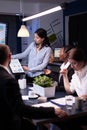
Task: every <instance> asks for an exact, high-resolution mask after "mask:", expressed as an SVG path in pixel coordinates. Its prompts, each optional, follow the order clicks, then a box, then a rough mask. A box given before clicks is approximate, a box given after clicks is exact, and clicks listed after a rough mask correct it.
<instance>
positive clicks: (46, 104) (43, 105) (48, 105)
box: [33, 102, 59, 108]
mask: <svg viewBox="0 0 87 130" xmlns="http://www.w3.org/2000/svg"><path fill="white" fill-rule="evenodd" d="M33 106H35V107H54V108H59V106H57V105H55V104H53V103H51V102H46V103H40V104H35V105H33Z"/></svg>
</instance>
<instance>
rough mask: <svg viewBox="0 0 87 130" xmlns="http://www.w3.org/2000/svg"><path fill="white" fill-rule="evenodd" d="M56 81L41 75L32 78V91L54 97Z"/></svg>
mask: <svg viewBox="0 0 87 130" xmlns="http://www.w3.org/2000/svg"><path fill="white" fill-rule="evenodd" d="M56 85H57V83H56V82H54V81H53V80H52V78H50V77H48V76H46V75H43V76H38V77H35V78H34V81H33V86H34V91H35V93H37V94H38V95H40V96H45V97H54V96H55V88H56Z"/></svg>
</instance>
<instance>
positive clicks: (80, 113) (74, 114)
mask: <svg viewBox="0 0 87 130" xmlns="http://www.w3.org/2000/svg"><path fill="white" fill-rule="evenodd" d="M30 88H31V87H27V88H26V89H24V90H21V92H22V94H23V95H26V94H28V91H29V89H30ZM63 98H64V97H63ZM63 98H59V99H60V100H61V99H63ZM54 100H55V99H53V100H52V101H54ZM24 102H25V103H26V104H29V105H33V104H37V103H38V101H37V99H34V100H26V101H24ZM57 103H58V102H57ZM44 105H45V106H53V107H59V108H62V109H63V110H65V111H66V112H67V113H68V115H69V116H68V117H67V118H66V119H62V120H60V119H59V118H48V119H37V120H36V119H33V120H31V121H32V123H34V124H35V125H37V130H42V125H43V124H45V123H46V124H47V123H53V124H55V123H57V124H58V122H59V123H60V122H61V121H63V122H64V121H69V120H73V121H74V120H79V118H82V117H84V116H86V115H87V102H84V105H83V106H84V107H83V108H82V109H78V110H76V109H75V104H74V105H73V107H72V109H71V110H67V109H66V106H65V105H56V104H53V103H52V102H51V101H50V100H49V102H46V103H44V104H37V107H39V106H44Z"/></svg>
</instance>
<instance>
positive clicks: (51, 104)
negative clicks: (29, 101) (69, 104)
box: [33, 97, 65, 108]
mask: <svg viewBox="0 0 87 130" xmlns="http://www.w3.org/2000/svg"><path fill="white" fill-rule="evenodd" d="M33 106H36V107H40V106H43V107H55V108H60V107H62V106H65V98H64V97H63V98H57V99H53V100H50V101H49V102H46V103H40V104H35V105H33Z"/></svg>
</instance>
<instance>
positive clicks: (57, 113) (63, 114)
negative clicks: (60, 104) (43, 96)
mask: <svg viewBox="0 0 87 130" xmlns="http://www.w3.org/2000/svg"><path fill="white" fill-rule="evenodd" d="M55 114H56V115H57V116H58V117H60V118H62V117H67V116H68V114H67V113H66V112H65V111H63V110H62V109H60V108H55Z"/></svg>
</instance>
